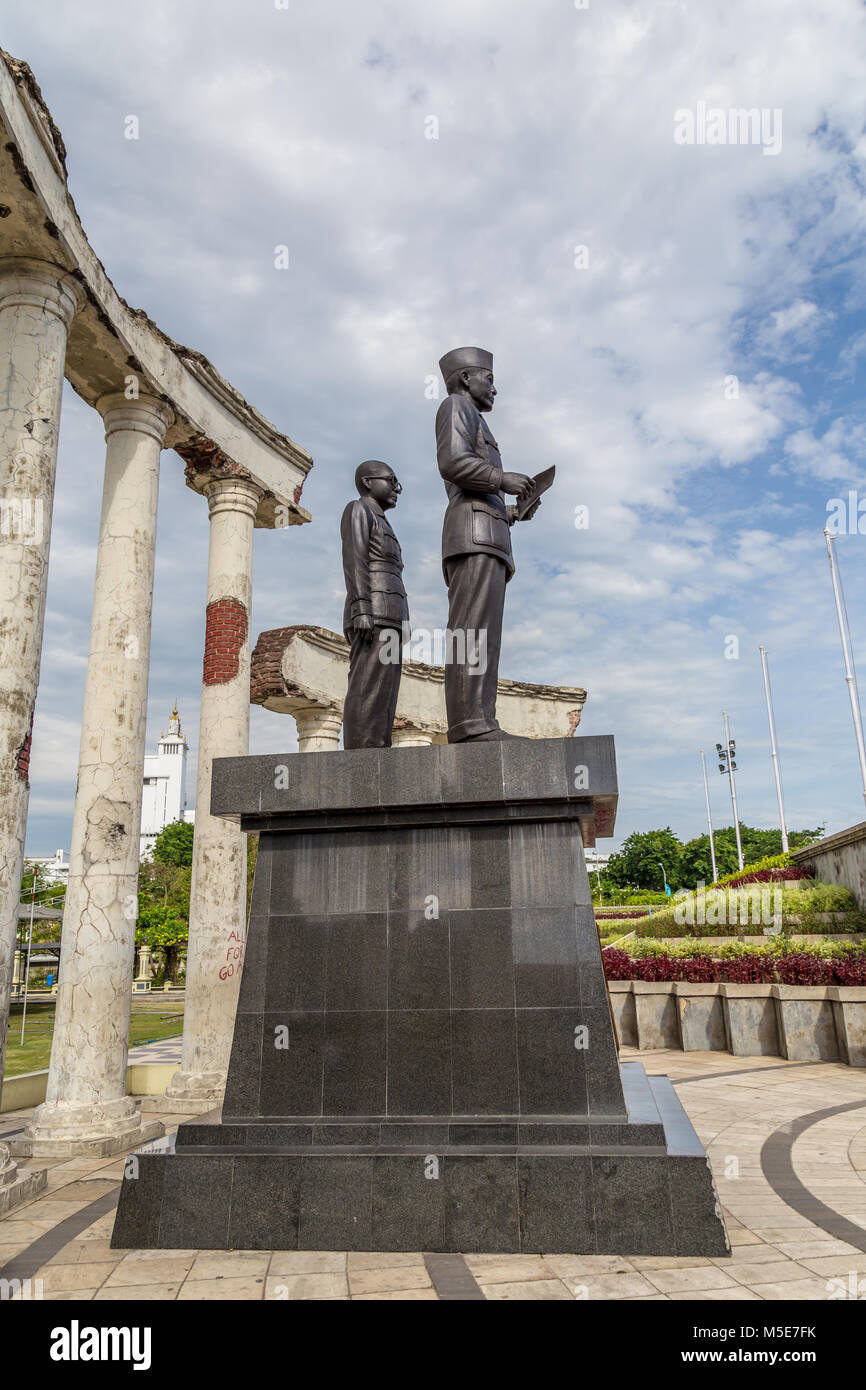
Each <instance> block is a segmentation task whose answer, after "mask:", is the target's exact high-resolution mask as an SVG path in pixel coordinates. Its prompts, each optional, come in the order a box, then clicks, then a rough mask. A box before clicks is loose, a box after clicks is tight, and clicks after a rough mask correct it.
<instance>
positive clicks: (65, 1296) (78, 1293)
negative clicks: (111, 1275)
mask: <svg viewBox="0 0 866 1390" xmlns="http://www.w3.org/2000/svg"><path fill="white" fill-rule="evenodd" d="M98 1293H99V1290H98V1289H64V1290H63V1291H62V1292H60V1293H46V1294H45V1302H46V1303H90V1302H91V1301H92V1300H93V1299H94V1298H96V1296H97V1294H98Z"/></svg>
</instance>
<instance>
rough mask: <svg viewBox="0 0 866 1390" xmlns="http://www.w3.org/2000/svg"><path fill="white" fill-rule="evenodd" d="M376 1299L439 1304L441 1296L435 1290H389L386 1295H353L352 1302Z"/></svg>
mask: <svg viewBox="0 0 866 1390" xmlns="http://www.w3.org/2000/svg"><path fill="white" fill-rule="evenodd" d="M374 1298H375V1299H383V1298H387V1299H398V1298H399V1299H403V1300H407V1299H411V1300H413V1301H417V1300H418V1299H424V1300H426V1301H427V1302H429V1303H438V1301H439V1295H438V1294H437V1292H436V1290H435V1289H389V1290H388V1291H387V1292H385V1293H353V1294H352V1302H353V1303H363V1302H364V1301H365V1300H366V1301H370V1300H371V1299H374Z"/></svg>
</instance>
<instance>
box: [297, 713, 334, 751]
mask: <svg viewBox="0 0 866 1390" xmlns="http://www.w3.org/2000/svg"><path fill="white" fill-rule="evenodd" d="M292 716H293V718H294V721H295V724H296V725H297V729H298V752H299V753H327V752H330V751H332V750H333V749H335V748H339V746H340V729H341V728H342V726H343V712H342V710H338V709H331V708H330V706H328V705H313V704H310V705H299V706H298V708H297V709H293V710H292Z"/></svg>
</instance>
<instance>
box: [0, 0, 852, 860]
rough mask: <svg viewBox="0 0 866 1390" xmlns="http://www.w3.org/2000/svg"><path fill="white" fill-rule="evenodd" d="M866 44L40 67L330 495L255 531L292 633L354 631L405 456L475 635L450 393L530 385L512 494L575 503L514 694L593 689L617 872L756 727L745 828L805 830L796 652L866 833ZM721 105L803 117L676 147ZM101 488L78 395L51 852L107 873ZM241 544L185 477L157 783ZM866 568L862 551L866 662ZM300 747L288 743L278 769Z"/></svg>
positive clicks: (111, 231)
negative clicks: (863, 719)
mask: <svg viewBox="0 0 866 1390" xmlns="http://www.w3.org/2000/svg"><path fill="white" fill-rule="evenodd" d="M864 40H866V12H864V8H863V7H862V6H861V5H860V4H859V3H858V0H822V4H821V5H820V6H816V5H805V4H797V5H792V4H791V3H790V0H762V3H761V4H760V5H754V4H752V3H748V0H732V3H726V4H724V5H722V4H712V5H710V4H708V3H707V0H644V3H641V4H632V3H629V0H590V3H589V5H588V7H587V8H580V9H579V8H577V6H576V5H575V4H574V3H573V0H425V3H424V4H419V3H416V4H407V3H405V0H400V2H398V0H392V2H389V0H364V3H354V4H353V3H350V2H349V0H316V2H315V3H313V0H287V3H285V4H283V0H278V3H277V4H275V3H274V0H208V3H206V4H205V3H204V2H203V0H183V3H176V0H175V3H165V4H160V3H152V0H151V2H150V3H149V2H148V0H143V3H136V4H130V3H125V0H105V2H104V3H102V2H101V0H89V2H88V3H84V4H82V5H79V6H76V7H74V9H70V7H69V6H68V5H66V4H62V3H61V2H60V0H42V3H40V4H39V5H35V6H27V7H24V6H21V7H18V13H17V14H7V17H6V20H5V24H4V32H3V35H2V44H3V46H4V47H5V48H6V49H8V50H9V51H10V52H12V53H13V54H14V55H15V56H16V57H19V58H24V59H26V60H27V62H29V63H30V65H31V67H32V68H33V70H34V72H35V74H36V78H37V80H38V81H39V83H40V84H41V86H42V90H43V94H44V96H45V98H46V101H47V102H48V105H49V107H50V109H51V111H52V113H53V115H54V118H55V120H56V121H57V124H58V125H59V127H60V129H61V131H62V132H63V136H64V139H65V141H66V144H67V147H68V163H69V175H70V188H71V191H72V194H73V196H74V198H75V202H76V205H77V208H78V210H79V213H80V215H81V218H82V222H83V224H84V228H85V231H86V232H87V235H88V237H89V239H90V242H91V244H92V246H93V247H94V249H95V251H96V252H97V254H98V255H99V256H100V257H101V259H102V261H103V263H104V264H105V266H106V268H107V270H108V272H109V274H110V275H111V276H112V278H113V280H114V283H115V285H116V287H117V289H118V291H119V293H120V294H122V295H123V297H124V298H125V299H126V300H127V301H128V302H129V303H131V304H132V305H135V306H140V307H142V308H144V309H146V310H147V312H148V313H149V314H150V315H151V317H152V318H154V319H155V320H156V321H157V322H158V323H159V324H160V326H161V327H162V328H163V329H164V330H165V331H166V332H167V333H169V334H171V336H172V337H174V338H175V339H177V340H179V341H180V342H182V343H185V344H187V345H189V346H190V347H193V348H197V349H199V350H200V351H202V352H204V353H205V354H206V355H207V356H208V357H210V359H211V360H212V361H213V362H214V364H215V366H216V367H217V368H218V369H219V370H220V371H221V372H222V373H223V374H224V375H225V376H226V377H228V378H229V380H230V381H231V382H232V383H233V384H234V385H236V386H237V387H238V388H239V389H240V390H241V391H242V392H243V394H244V395H245V396H246V397H247V398H248V399H249V400H251V401H252V402H253V403H254V404H255V405H256V406H258V407H259V408H260V409H261V410H262V411H263V412H264V413H265V414H266V415H267V416H268V417H269V418H270V419H271V420H273V421H274V423H275V424H276V425H277V426H278V427H279V428H280V429H282V430H284V431H286V432H287V433H288V434H290V435H292V436H293V437H294V438H295V439H296V440H298V442H300V443H301V444H303V445H304V446H305V447H306V448H307V449H309V451H310V452H311V453H312V455H313V457H314V459H315V468H314V469H313V472H312V474H311V475H310V478H309V480H308V482H307V485H306V487H305V491H304V502H305V504H306V505H307V507H309V509H310V510H311V512H312V514H313V523H312V525H309V526H305V527H301V528H292V529H290V530H286V531H282V532H275V533H271V532H257V533H256V551H255V574H254V599H253V603H254V612H253V624H252V630H253V633H254V634H255V633H258V632H260V631H262V630H263V629H266V628H272V627H277V626H282V625H285V624H289V623H298V622H307V623H319V624H322V625H323V626H325V627H329V628H332V629H335V630H336V629H338V628H339V625H340V614H341V611H342V575H341V570H340V563H339V553H338V545H337V539H338V524H339V516H340V512H341V509H342V507H343V505H344V504H345V502H346V501H347V500H348V499H349V498H350V496H352V486H351V479H352V474H353V471H354V468H355V466H356V464H357V463H358V462H359V461H360V460H361V459H363V458H367V457H370V456H371V455H372V456H378V457H382V458H385V459H386V460H388V461H389V462H391V463H392V464H393V465H394V466H395V468H396V469H397V471H398V473H399V475H400V477H401V480H402V481H403V484H404V489H405V491H404V494H403V497H402V498H401V502H400V506H399V507H398V509H397V512H396V513H395V516H394V522H395V527H396V529H397V532H398V535H399V536H400V539H401V542H402V545H403V550H404V556H405V559H406V579H407V587H408V590H409V595H410V604H411V609H412V616H413V620H414V622H415V623H416V624H420V625H422V626H425V627H429V628H434V627H441V626H444V623H445V618H446V613H447V607H446V595H445V590H444V586H443V583H442V579H441V572H440V567H439V558H438V547H439V535H440V526H441V518H442V513H443V509H444V504H445V495H444V490H443V487H442V483H441V480H440V478H439V475H438V472H437V470H436V463H435V450H434V443H433V420H434V416H435V411H436V402H435V400H431V399H429V393H428V392H427V391H426V390H425V387H426V382H427V379H428V377H429V376H430V375H431V374H433V373H435V372H436V362H437V359H438V357H439V356H440V355H441V353H442V352H443V351H445V350H446V349H448V348H451V347H454V346H456V345H458V344H462V343H479V344H481V345H482V346H485V347H489V348H490V349H491V350H492V351H493V352H494V354H495V359H496V372H497V385H498V388H499V400H498V402H497V406H496V410H495V412H494V414H493V416H492V417H491V425H492V428H493V430H494V432H495V434H496V437H497V439H498V441H499V443H500V446H501V449H502V453H503V456H504V459H505V464H506V467H510V468H514V469H519V470H522V471H526V472H536V471H538V469H539V468H541V467H544V466H546V465H548V464H550V463H555V464H556V466H557V485H556V490H555V492H553V493H551V494H550V495H549V497H548V498H547V499H546V500H545V502H544V504H543V505H542V508H541V509H540V511H539V513H538V515H537V516H536V518H535V520H534V521H533V522H532V523H531V525H527V526H523V527H521V528H520V530H519V532H518V533H517V534H516V535H515V538H514V539H515V549H516V551H517V562H518V572H517V575H516V577H515V579H514V581H513V582H512V584H511V585H510V586H509V595H508V604H507V608H506V634H505V642H504V650H503V658H502V666H501V671H502V674H503V675H506V676H510V677H513V678H516V679H529V680H539V681H544V682H549V683H553V684H556V683H561V684H566V685H582V686H585V687H586V689H587V690H588V692H589V698H588V700H587V704H586V707H585V710H584V718H583V722H582V725H581V732H585V733H587V734H597V733H613V734H614V735H615V736H616V740H617V748H618V764H619V775H620V787H621V795H620V812H619V819H618V824H617V837H616V842H615V843H618V842H619V841H620V840H621V839H622V838H623V837H624V836H625V835H626V834H628V833H629V832H630V831H632V830H636V829H649V828H651V827H654V826H659V825H665V824H670V825H671V826H672V827H673V829H674V830H676V831H677V832H678V833H679V834H680V835H682V836H683V837H689V836H692V835H695V834H700V833H701V832H702V830H703V828H704V805H703V790H702V784H701V774H700V761H699V755H698V749H699V747H700V746H701V745H703V746H704V747H706V748H707V749H708V750H710V749H712V748H713V747H714V744H715V742H716V741H717V740H718V739H721V737H722V727H721V711H722V708H723V707H724V708H726V709H727V710H728V711H729V712H730V714H731V719H732V732H733V734H734V737H735V738H736V739H737V745H738V755H739V757H738V761H739V765H740V773H739V780H738V790H739V799H740V810H741V816H742V818H743V819H744V820H745V821H747V822H749V823H751V824H755V825H760V826H770V825H773V824H775V823H776V805H775V793H774V788H773V781H772V771H771V765H770V760H769V753H768V737H767V726H766V714H765V709H764V704H763V690H762V685H761V674H760V662H759V656H758V650H757V649H758V644H759V643H760V642H762V643H764V645H765V646H766V647H767V648H768V650H769V653H770V665H771V673H772V679H773V688H774V696H775V702H776V720H777V727H778V734H779V746H780V755H781V760H782V771H783V776H784V783H785V793H786V802H787V810H788V819H789V824H790V825H791V826H792V827H797V826H802V825H808V826H814V825H818V824H822V823H823V824H825V825H826V827H827V829H828V830H838V829H841V828H843V827H844V826H847V825H850V824H852V823H854V822H856V821H858V820H861V819H862V818H863V815H864V807H863V800H862V792H861V786H860V780H859V773H858V766H857V758H856V747H855V743H854V736H853V731H852V722H851V713H850V708H849V705H848V698H847V694H846V688H845V685H844V681H843V670H842V662H841V654H840V646H839V638H838V631H837V629H836V621H835V614H834V609H833V601H832V591H831V587H830V579H829V571H828V564H827V556H826V548H825V543H824V538H823V535H822V530H823V527H824V526H825V524H826V522H827V516H828V503H829V502H830V500H831V499H833V498H835V497H847V495H848V491H849V489H856V488H858V487H860V488H861V489H862V488H863V487H864V486H866V479H864V468H866V414H864V408H863V404H862V398H863V390H862V380H863V361H864V357H866V314H864V293H866V291H864V286H866V275H864V236H863V232H864V222H866V202H864V197H863V182H864V166H863V156H864V152H866V140H864V133H863V132H864V104H866V103H864V92H866V88H864V82H863V58H862V55H863V52H864ZM716 108H720V109H722V110H724V111H725V112H726V111H727V110H728V109H729V108H757V109H758V110H762V111H764V112H765V113H766V114H765V126H764V132H765V133H764V137H763V139H762V138H761V137H760V136H759V138H758V140H757V141H756V142H755V143H726V144H724V145H722V144H719V143H715V144H710V143H707V142H706V140H704V141H703V142H700V141H699V139H698V137H699V136H700V135H701V133H702V128H701V125H700V123H698V124H697V125H696V127H695V136H696V139H695V142H694V143H691V144H689V143H682V142H681V141H678V140H677V139H675V133H676V132H677V131H678V130H679V132H680V134H681V135H682V133H683V130H684V129H686V127H687V122H686V121H684V119H683V118H682V116H680V117H679V118H678V117H677V115H676V113H677V112H683V111H687V112H691V113H695V115H696V117H697V115H698V113H699V111H701V110H709V111H712V110H713V109H716ZM130 115H135V116H137V117H138V121H139V139H137V140H129V139H126V138H124V128H125V121H126V118H127V117H128V116H130ZM432 118H435V119H432ZM432 135H436V136H438V138H430V137H431V136H432ZM779 136H781V148H778V146H779V143H780V142H779ZM765 149H766V150H767V151H769V152H766V153H765ZM280 245H286V246H288V248H289V259H290V266H289V269H288V270H277V269H276V268H275V266H274V249H275V247H277V246H280ZM581 248H583V249H581ZM103 457H104V455H103V443H102V430H101V422H100V421H99V419H98V417H97V416H96V414H95V413H94V412H93V411H91V410H89V409H88V408H87V407H85V406H84V405H83V403H82V402H81V401H80V400H79V399H78V398H77V397H76V396H75V395H74V394H73V393H72V392H71V391H67V395H66V398H65V401H64V416H63V423H62V431H61V441H60V459H59V464H58V494H57V504H56V512H55V529H54V538H53V545H52V554H51V575H50V584H49V593H48V611H47V619H46V633H45V648H44V655H43V668H42V682H41V686H40V691H39V702H38V706H37V715H36V724H35V731H34V754H33V761H32V764H31V778H32V793H31V803H30V825H29V832H28V851H29V852H30V853H42V852H51V851H53V850H54V849H55V848H57V847H59V846H63V847H64V848H68V844H69V833H70V826H71V818H72V795H73V791H74V784H75V770H76V762H77V749H78V731H79V720H80V711H81V703H82V697H83V688H84V675H85V666H86V653H87V643H88V629H89V608H90V598H91V589H92V582H93V570H94V561H95V549H94V547H95V541H96V532H97V524H98V512H99V507H98V498H99V494H100V489H101V476H102V466H103ZM862 495H863V497H864V499H866V492H863V493H862ZM578 507H586V508H588V516H589V525H588V527H585V528H580V529H579V528H577V527H576V526H575V516H576V511H575V509H576V508H578ZM864 510H866V508H864ZM578 515H579V514H578ZM863 526H864V530H866V517H864V520H863ZM207 531H208V524H207V516H206V507H205V503H204V502H203V500H202V499H201V498H200V497H198V496H196V495H195V494H193V493H192V492H190V491H189V490H188V489H187V488H186V487H185V486H184V482H183V465H182V463H181V461H180V459H179V458H178V457H177V456H176V455H175V454H173V453H167V454H165V455H164V457H163V471H162V482H161V500H160V517H159V537H158V554H157V581H156V595H155V607H154V627H153V656H152V666H151V682H150V708H149V721H148V748H149V750H152V749H153V747H154V744H155V741H156V739H157V738H158V736H159V732H160V729H161V728H162V727H164V726H165V723H166V720H167V716H168V713H169V711H170V708H171V705H172V702H173V700H174V699H175V698H177V700H178V703H179V707H180V711H181V715H182V718H183V723H184V727H185V730H186V731H187V733H188V735H189V737H190V741H191V744H192V753H193V758H192V759H191V766H190V789H191V791H192V788H194V771H195V769H194V754H195V748H196V743H197V725H198V709H199V687H200V680H201V658H200V653H201V650H202V643H203V632H204V594H205V574H206V560H207V539H208V537H207ZM864 546H866V541H864V538H863V537H861V536H860V535H858V534H857V533H856V529H854V528H852V533H851V534H844V535H841V536H840V538H839V540H838V542H837V547H838V555H839V560H840V564H841V567H842V573H843V578H844V583H845V588H846V595H847V600H848V608H849V612H850V618H851V625H852V631H853V638H854V646H855V652H859V653H860V655H861V657H862V660H863V662H864V666H866V616H864V614H866V602H864V600H866V573H864ZM732 638H733V639H736V642H734V641H732V640H731V639H732ZM737 649H738V655H735V654H734V653H735V652H736V650H737ZM293 746H295V731H294V721H293V720H291V719H290V718H288V717H286V716H277V715H273V714H269V713H267V712H265V711H262V710H258V709H256V710H254V711H253V717H252V751H253V752H265V751H271V750H277V749H279V750H286V749H289V748H291V747H293ZM710 770H711V777H712V782H711V795H712V799H713V810H714V816H715V819H716V823H717V824H726V823H730V802H729V800H728V799H727V792H726V783H725V782H724V781H723V779H722V778H721V777H720V776H719V775H718V772H717V771H716V770H715V760H714V759H711V760H710ZM600 847H601V848H605V847H608V848H609V847H611V846H610V845H607V846H605V845H601V846H600Z"/></svg>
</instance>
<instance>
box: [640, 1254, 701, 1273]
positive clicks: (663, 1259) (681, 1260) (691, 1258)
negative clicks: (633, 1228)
mask: <svg viewBox="0 0 866 1390" xmlns="http://www.w3.org/2000/svg"><path fill="white" fill-rule="evenodd" d="M629 1259H630V1260H631V1263H632V1264H633V1265H634V1267H635V1269H639V1270H649V1269H703V1268H705V1267H706V1265H707V1264H708V1259H707V1257H706V1256H705V1255H630V1256H629Z"/></svg>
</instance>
